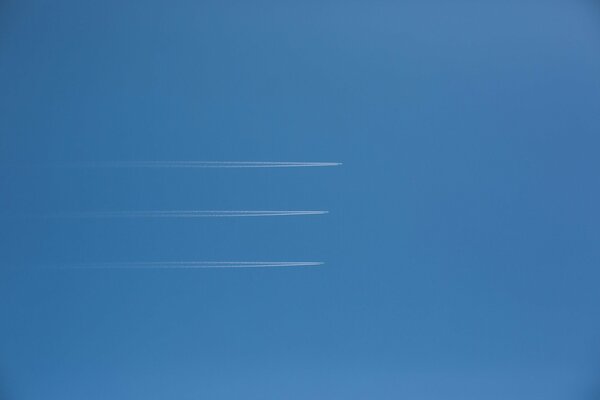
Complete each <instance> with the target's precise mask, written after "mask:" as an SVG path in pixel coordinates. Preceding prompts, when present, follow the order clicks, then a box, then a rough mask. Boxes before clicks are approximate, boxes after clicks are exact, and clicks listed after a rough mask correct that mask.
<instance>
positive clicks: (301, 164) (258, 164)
mask: <svg viewBox="0 0 600 400" xmlns="http://www.w3.org/2000/svg"><path fill="white" fill-rule="evenodd" d="M339 165H342V163H339V162H310V161H106V162H91V163H80V164H77V163H76V164H62V165H61V166H63V167H85V168H307V167H336V166H339Z"/></svg>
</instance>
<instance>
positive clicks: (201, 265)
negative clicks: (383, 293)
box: [56, 261, 324, 269]
mask: <svg viewBox="0 0 600 400" xmlns="http://www.w3.org/2000/svg"><path fill="white" fill-rule="evenodd" d="M321 265H324V263H323V262H316V261H302V262H295V261H176V262H130V263H101V264H78V265H63V266H59V267H56V268H58V269H205V268H286V267H289V268H293V267H295V268H307V267H318V266H321Z"/></svg>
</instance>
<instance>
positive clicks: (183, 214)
mask: <svg viewBox="0 0 600 400" xmlns="http://www.w3.org/2000/svg"><path fill="white" fill-rule="evenodd" d="M328 213H329V211H322V210H311V211H250V210H240V211H219V210H191V211H107V212H83V213H64V214H49V215H44V216H43V217H45V218H53V219H54V218H75V219H77V218H234V217H238V218H239V217H285V216H302V215H323V214H328Z"/></svg>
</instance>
